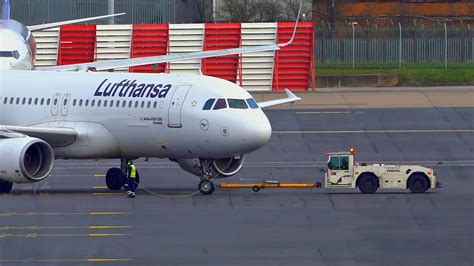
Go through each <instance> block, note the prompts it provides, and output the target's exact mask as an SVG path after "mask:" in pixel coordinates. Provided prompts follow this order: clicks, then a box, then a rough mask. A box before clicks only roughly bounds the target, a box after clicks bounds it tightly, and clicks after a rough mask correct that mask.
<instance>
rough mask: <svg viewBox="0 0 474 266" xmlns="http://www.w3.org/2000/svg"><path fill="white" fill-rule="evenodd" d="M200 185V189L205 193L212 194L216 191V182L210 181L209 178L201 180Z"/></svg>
mask: <svg viewBox="0 0 474 266" xmlns="http://www.w3.org/2000/svg"><path fill="white" fill-rule="evenodd" d="M198 187H199V191H200V192H201V194H203V195H211V194H212V193H213V192H214V190H216V186H214V183H212V181H209V180H201V182H199V185H198Z"/></svg>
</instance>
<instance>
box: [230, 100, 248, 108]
mask: <svg viewBox="0 0 474 266" xmlns="http://www.w3.org/2000/svg"><path fill="white" fill-rule="evenodd" d="M227 102H228V103H229V108H232V109H247V108H249V107H248V106H247V104H246V103H245V101H244V100H240V99H227Z"/></svg>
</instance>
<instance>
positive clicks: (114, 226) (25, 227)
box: [0, 225, 132, 231]
mask: <svg viewBox="0 0 474 266" xmlns="http://www.w3.org/2000/svg"><path fill="white" fill-rule="evenodd" d="M129 228H132V227H131V226H126V225H91V226H1V227H0V231H10V230H57V229H64V230H66V229H129Z"/></svg>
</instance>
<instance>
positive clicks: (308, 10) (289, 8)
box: [283, 0, 313, 21]
mask: <svg viewBox="0 0 474 266" xmlns="http://www.w3.org/2000/svg"><path fill="white" fill-rule="evenodd" d="M301 2H303V7H302V9H301V13H303V14H304V15H305V16H306V17H305V18H304V19H305V20H311V19H312V17H313V12H312V10H313V8H312V2H311V0H285V2H284V5H283V8H284V10H285V16H284V19H285V20H287V21H295V20H296V17H297V16H298V11H299V9H300V4H301ZM303 14H302V15H303ZM300 19H301V20H303V18H300Z"/></svg>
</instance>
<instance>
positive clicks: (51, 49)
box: [33, 28, 59, 66]
mask: <svg viewBox="0 0 474 266" xmlns="http://www.w3.org/2000/svg"><path fill="white" fill-rule="evenodd" d="M33 36H34V37H35V40H36V62H35V66H55V65H56V64H57V63H58V43H59V28H54V29H49V30H44V31H35V32H33Z"/></svg>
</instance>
